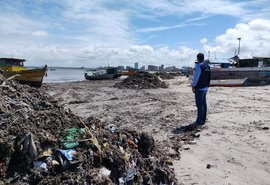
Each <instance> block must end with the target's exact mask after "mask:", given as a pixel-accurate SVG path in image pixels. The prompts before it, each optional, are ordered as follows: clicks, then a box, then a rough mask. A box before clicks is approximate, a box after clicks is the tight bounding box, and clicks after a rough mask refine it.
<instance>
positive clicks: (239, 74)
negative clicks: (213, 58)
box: [210, 56, 270, 84]
mask: <svg viewBox="0 0 270 185" xmlns="http://www.w3.org/2000/svg"><path fill="white" fill-rule="evenodd" d="M231 59H232V58H231ZM210 64H211V63H210ZM212 64H215V63H212ZM221 64H224V65H223V66H226V67H222V65H221V67H214V68H212V69H211V80H228V79H244V78H247V84H251V83H252V84H254V83H255V84H256V83H257V84H259V83H262V82H264V84H270V59H269V58H252V59H239V58H238V57H237V56H235V57H233V60H232V61H231V63H221ZM225 64H229V65H225Z"/></svg>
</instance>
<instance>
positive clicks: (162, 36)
mask: <svg viewBox="0 0 270 185" xmlns="http://www.w3.org/2000/svg"><path fill="white" fill-rule="evenodd" d="M238 38H241V40H240V42H239V40H238ZM239 44H240V51H239V52H240V54H239V56H240V58H251V57H252V56H261V57H270V0H245V1H242V0H154V1H153V0H132V1H131V0H57V1H55V0H0V57H1V58H3V57H13V58H23V59H26V60H27V62H26V65H28V66H43V65H45V64H47V65H49V66H63V67H100V66H119V65H121V66H134V63H135V62H138V63H139V67H141V66H144V65H145V66H147V65H150V64H153V65H161V64H163V65H164V66H165V67H167V66H177V67H183V66H193V65H194V61H195V59H196V55H197V53H199V52H202V53H204V54H205V58H208V57H209V58H210V60H211V61H224V60H227V59H228V58H230V57H232V56H234V54H235V52H236V53H238V50H237V49H238V46H239Z"/></svg>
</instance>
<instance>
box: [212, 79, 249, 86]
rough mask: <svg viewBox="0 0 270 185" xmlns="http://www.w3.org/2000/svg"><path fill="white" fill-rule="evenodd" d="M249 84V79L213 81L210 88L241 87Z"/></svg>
mask: <svg viewBox="0 0 270 185" xmlns="http://www.w3.org/2000/svg"><path fill="white" fill-rule="evenodd" d="M246 82H247V78H244V79H222V80H211V81H210V86H211V87H213V86H222V87H239V86H244V85H245V84H246Z"/></svg>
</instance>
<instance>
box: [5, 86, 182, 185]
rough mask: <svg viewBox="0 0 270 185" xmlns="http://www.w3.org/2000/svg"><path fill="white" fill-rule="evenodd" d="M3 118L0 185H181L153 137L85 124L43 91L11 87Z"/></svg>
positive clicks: (91, 122) (90, 121) (99, 123)
mask: <svg viewBox="0 0 270 185" xmlns="http://www.w3.org/2000/svg"><path fill="white" fill-rule="evenodd" d="M0 117H1V123H2V124H1V125H0V126H1V129H0V183H2V182H3V183H4V184H30V185H33V184H42V185H43V184H123V185H124V184H134V185H140V184H149V183H150V184H159V183H160V182H161V181H162V183H163V184H173V183H175V184H177V179H176V178H175V174H174V172H173V169H172V168H171V166H170V165H169V164H168V163H166V161H168V160H170V157H169V155H167V153H166V152H165V151H164V150H163V149H164V148H165V147H163V146H162V144H160V143H159V145H155V140H154V139H153V137H152V136H151V135H149V134H147V133H145V132H143V133H138V132H136V131H134V130H131V129H119V128H117V127H116V125H114V124H113V125H112V124H106V123H105V122H102V121H101V120H99V119H97V118H94V117H89V118H88V119H85V120H83V119H82V118H80V117H78V116H77V115H75V114H73V113H72V112H71V111H70V110H66V109H64V108H63V107H62V106H60V105H59V104H58V102H57V101H55V100H54V99H53V98H52V97H50V96H49V95H47V94H46V93H45V92H43V91H42V89H35V88H32V87H29V86H27V85H21V84H17V83H16V82H14V81H6V83H5V85H4V86H0ZM102 174H103V175H102ZM161 179H162V180H161Z"/></svg>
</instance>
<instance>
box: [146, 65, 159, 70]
mask: <svg viewBox="0 0 270 185" xmlns="http://www.w3.org/2000/svg"><path fill="white" fill-rule="evenodd" d="M148 71H158V66H154V65H148Z"/></svg>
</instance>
